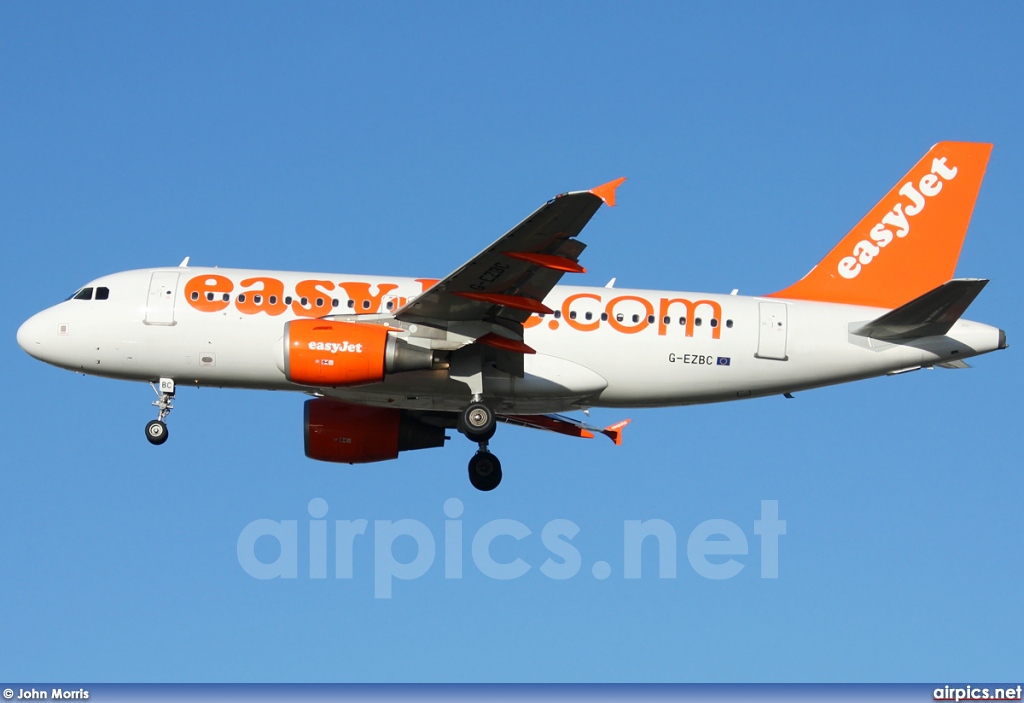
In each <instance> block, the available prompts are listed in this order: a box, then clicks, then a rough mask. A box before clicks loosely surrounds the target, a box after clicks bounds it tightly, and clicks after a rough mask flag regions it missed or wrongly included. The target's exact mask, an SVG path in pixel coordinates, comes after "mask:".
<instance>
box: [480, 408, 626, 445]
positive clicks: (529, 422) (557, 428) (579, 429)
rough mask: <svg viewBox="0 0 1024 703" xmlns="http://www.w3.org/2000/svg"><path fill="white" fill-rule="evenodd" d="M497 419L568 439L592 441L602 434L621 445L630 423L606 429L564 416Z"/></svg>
mask: <svg viewBox="0 0 1024 703" xmlns="http://www.w3.org/2000/svg"><path fill="white" fill-rule="evenodd" d="M498 419H499V420H501V421H502V422H505V423H508V424H509V425H518V426H519V427H530V428H532V429H535V430H547V431H548V432H557V433H558V434H564V435H569V436H570V437H583V438H584V439H592V438H593V437H594V435H595V433H596V434H603V435H604V436H605V437H607V438H608V439H610V440H611V441H613V442H615V444H616V445H620V444H622V429H623V428H624V427H625V426H626V425H628V424H629V423H630V421H629V420H620V421H619V422H616V423H615V424H614V425H608V427H595V426H594V425H588V424H586V423H584V422H580V421H579V420H577V419H575V418H572V417H566V416H565V415H499V416H498Z"/></svg>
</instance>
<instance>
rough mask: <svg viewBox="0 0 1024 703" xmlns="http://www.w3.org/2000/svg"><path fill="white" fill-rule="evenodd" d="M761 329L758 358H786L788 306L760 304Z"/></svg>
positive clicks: (783, 359)
mask: <svg viewBox="0 0 1024 703" xmlns="http://www.w3.org/2000/svg"><path fill="white" fill-rule="evenodd" d="M760 309H761V327H760V329H759V331H758V336H757V358H758V359H778V360H780V361H785V360H786V359H787V357H786V304H785V303H760Z"/></svg>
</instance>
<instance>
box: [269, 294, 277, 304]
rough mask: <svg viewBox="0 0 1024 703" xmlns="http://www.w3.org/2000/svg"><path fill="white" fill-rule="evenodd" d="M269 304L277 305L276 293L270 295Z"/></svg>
mask: <svg viewBox="0 0 1024 703" xmlns="http://www.w3.org/2000/svg"><path fill="white" fill-rule="evenodd" d="M270 304H271V305H277V296H276V295H272V296H270Z"/></svg>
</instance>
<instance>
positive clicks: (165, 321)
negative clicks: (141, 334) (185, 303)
mask: <svg viewBox="0 0 1024 703" xmlns="http://www.w3.org/2000/svg"><path fill="white" fill-rule="evenodd" d="M177 293H178V273H177V272H175V271H156V272H154V273H153V277H152V278H151V279H150V280H149V300H148V301H147V304H146V319H145V323H146V324H147V325H173V324H174V300H175V298H176V297H177Z"/></svg>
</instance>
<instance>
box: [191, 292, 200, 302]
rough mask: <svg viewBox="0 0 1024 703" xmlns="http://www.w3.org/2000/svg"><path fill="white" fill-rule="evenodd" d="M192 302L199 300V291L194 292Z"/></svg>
mask: <svg viewBox="0 0 1024 703" xmlns="http://www.w3.org/2000/svg"><path fill="white" fill-rule="evenodd" d="M192 300H199V291H197V290H194V291H192Z"/></svg>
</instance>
